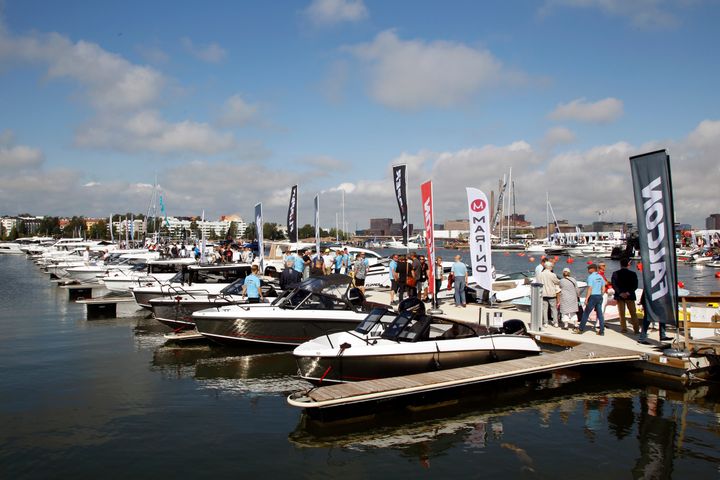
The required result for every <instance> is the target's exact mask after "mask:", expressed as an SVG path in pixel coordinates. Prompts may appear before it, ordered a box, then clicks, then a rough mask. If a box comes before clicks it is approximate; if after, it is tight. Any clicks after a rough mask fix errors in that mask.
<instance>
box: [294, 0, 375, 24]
mask: <svg viewBox="0 0 720 480" xmlns="http://www.w3.org/2000/svg"><path fill="white" fill-rule="evenodd" d="M305 15H306V16H307V17H308V18H309V19H310V21H311V22H313V23H314V24H316V25H334V24H338V23H343V22H359V21H361V20H365V19H366V18H367V17H368V10H367V8H366V7H365V4H364V3H363V1H362V0H313V2H312V3H311V4H310V5H309V6H308V7H307V8H306V9H305Z"/></svg>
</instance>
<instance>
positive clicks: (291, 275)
mask: <svg viewBox="0 0 720 480" xmlns="http://www.w3.org/2000/svg"><path fill="white" fill-rule="evenodd" d="M294 266H295V261H294V260H293V259H291V258H289V257H288V259H287V260H286V261H285V269H284V270H283V271H282V272H281V273H280V289H281V290H283V291H287V290H290V289H291V288H293V287H295V285H297V284H298V283H300V282H301V281H302V275H301V274H300V273H298V272H297V271H296V270H295V268H293V267H294ZM250 268H252V267H250Z"/></svg>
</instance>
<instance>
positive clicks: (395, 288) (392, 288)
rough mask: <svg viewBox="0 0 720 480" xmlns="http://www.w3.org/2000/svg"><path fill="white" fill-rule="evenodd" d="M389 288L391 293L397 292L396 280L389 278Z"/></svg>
mask: <svg viewBox="0 0 720 480" xmlns="http://www.w3.org/2000/svg"><path fill="white" fill-rule="evenodd" d="M390 290H391V291H392V292H393V293H397V292H398V282H397V280H390Z"/></svg>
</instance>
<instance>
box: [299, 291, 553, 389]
mask: <svg viewBox="0 0 720 480" xmlns="http://www.w3.org/2000/svg"><path fill="white" fill-rule="evenodd" d="M410 300H414V301H415V302H416V304H415V305H413V306H409V307H408V306H406V305H401V308H400V310H401V313H399V314H396V313H394V312H392V311H390V310H388V309H383V308H378V309H375V310H373V311H372V312H371V313H370V314H369V315H368V316H367V317H366V318H365V319H364V320H363V322H362V323H361V324H360V325H358V326H357V327H356V328H355V330H352V331H348V332H341V333H334V334H328V335H323V336H318V337H317V338H314V339H313V340H310V341H308V342H305V343H303V344H302V345H300V346H299V347H297V348H295V350H294V351H293V355H294V356H295V359H296V361H297V364H298V370H299V374H300V376H301V377H302V378H304V379H305V380H308V381H310V382H313V383H315V384H322V383H339V382H353V381H361V380H371V379H377V378H385V377H394V376H401V375H411V374H416V373H424V372H432V371H437V370H445V369H450V368H458V367H466V366H470V365H479V364H483V363H489V362H496V361H503V360H511V359H515V358H521V357H526V356H531V355H538V354H540V347H539V346H538V345H537V343H536V342H535V340H534V339H533V338H532V337H530V336H529V335H527V333H526V327H525V324H524V323H523V322H522V321H521V320H508V321H506V322H504V324H503V326H502V327H501V328H495V327H489V328H488V327H486V326H484V325H478V324H475V323H469V322H462V321H458V320H450V319H447V318H439V317H432V316H428V315H425V314H424V308H422V303H420V302H418V301H417V299H410ZM405 302H407V301H405ZM405 302H403V303H405Z"/></svg>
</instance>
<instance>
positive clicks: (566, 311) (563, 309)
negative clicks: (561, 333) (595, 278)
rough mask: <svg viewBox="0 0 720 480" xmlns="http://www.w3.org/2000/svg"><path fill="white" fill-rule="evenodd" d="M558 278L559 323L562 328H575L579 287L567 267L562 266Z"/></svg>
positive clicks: (578, 305) (578, 304)
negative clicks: (561, 276)
mask: <svg viewBox="0 0 720 480" xmlns="http://www.w3.org/2000/svg"><path fill="white" fill-rule="evenodd" d="M562 274H563V278H561V279H560V325H561V326H562V328H564V329H566V330H567V329H570V328H576V325H577V318H578V309H579V307H580V289H579V288H578V286H577V280H575V278H574V277H573V276H572V272H571V271H570V269H569V268H567V267H566V268H563V271H562Z"/></svg>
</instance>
